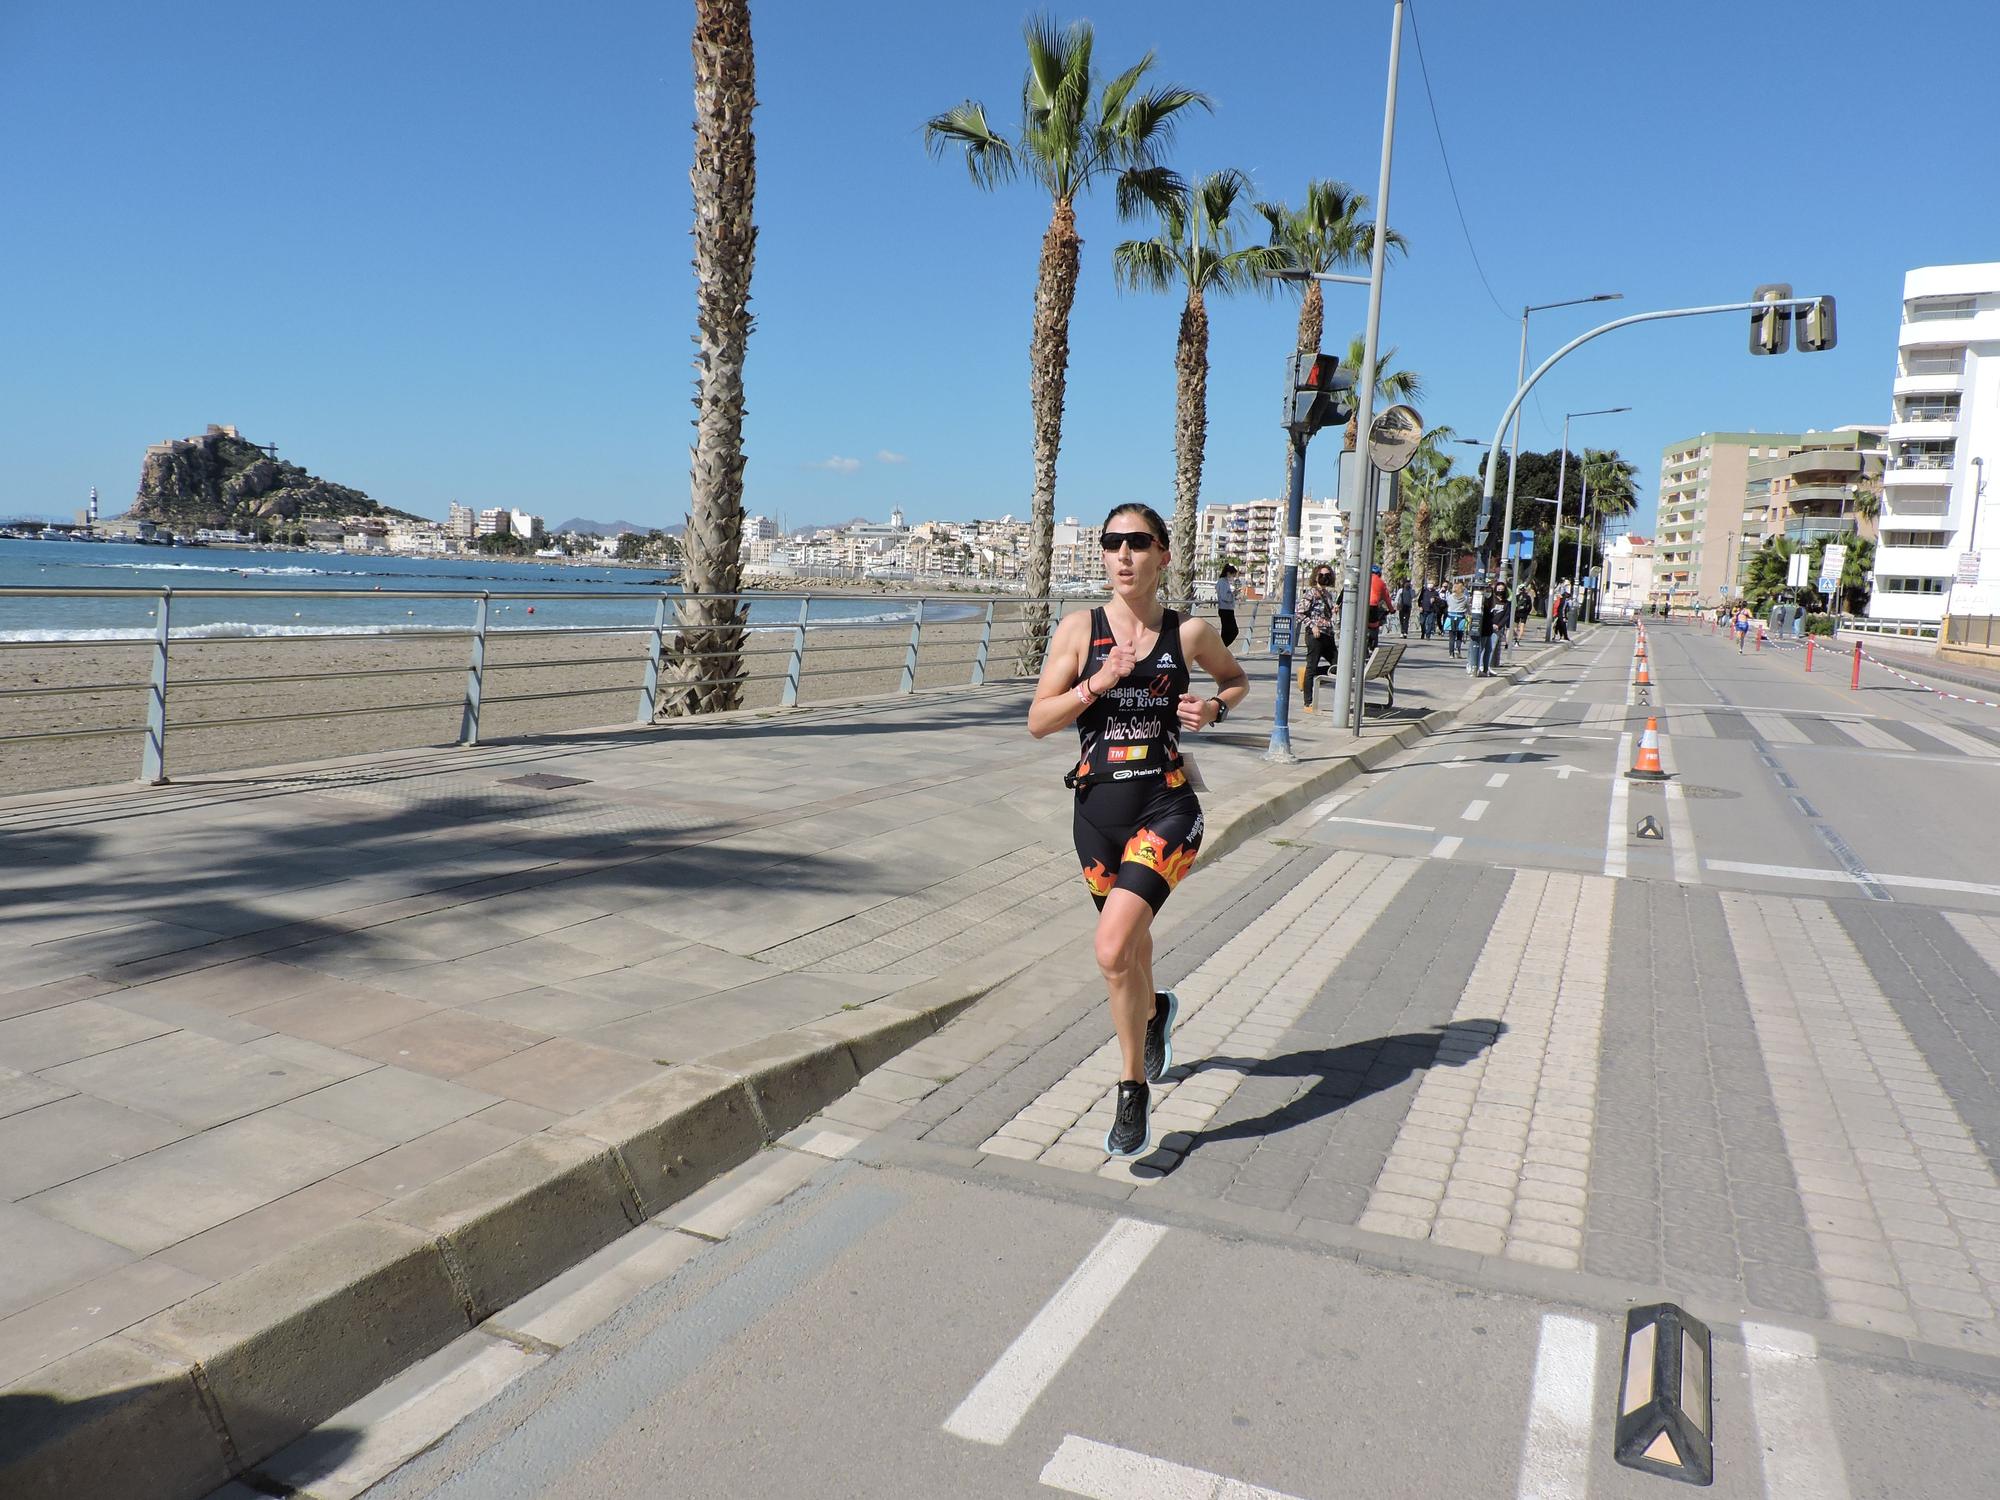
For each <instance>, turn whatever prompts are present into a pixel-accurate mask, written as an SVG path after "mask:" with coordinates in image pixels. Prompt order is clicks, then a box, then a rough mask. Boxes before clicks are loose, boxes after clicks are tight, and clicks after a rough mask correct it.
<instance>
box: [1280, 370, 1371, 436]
mask: <svg viewBox="0 0 2000 1500" xmlns="http://www.w3.org/2000/svg"><path fill="white" fill-rule="evenodd" d="M1290 384H1291V391H1290V399H1289V400H1288V401H1287V403H1286V408H1285V426H1286V427H1287V428H1289V429H1290V430H1291V431H1292V432H1293V434H1294V435H1296V436H1298V437H1311V436H1312V435H1313V434H1314V433H1315V432H1318V431H1319V430H1320V429H1321V428H1322V427H1332V426H1335V425H1336V424H1339V423H1343V422H1345V421H1347V419H1348V418H1349V417H1351V416H1353V415H1354V406H1353V403H1352V402H1351V401H1350V400H1349V399H1348V398H1349V396H1350V395H1351V394H1352V392H1353V390H1354V372H1353V371H1352V370H1343V369H1341V367H1340V361H1339V360H1337V359H1335V358H1334V357H1333V356H1332V355H1331V354H1296V355H1293V356H1292V369H1291V381H1290Z"/></svg>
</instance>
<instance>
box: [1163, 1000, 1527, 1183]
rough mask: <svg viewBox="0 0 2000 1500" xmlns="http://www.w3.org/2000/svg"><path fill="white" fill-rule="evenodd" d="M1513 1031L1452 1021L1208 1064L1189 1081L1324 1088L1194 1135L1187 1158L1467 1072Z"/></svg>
mask: <svg viewBox="0 0 2000 1500" xmlns="http://www.w3.org/2000/svg"><path fill="white" fill-rule="evenodd" d="M1506 1030H1507V1024H1506V1022H1504V1021H1496V1020H1491V1019H1487V1018H1476V1019H1473V1020H1469V1021H1450V1022H1445V1023H1443V1024H1441V1025H1437V1026H1433V1027H1432V1028H1431V1029H1430V1030H1429V1031H1404V1032H1397V1033H1395V1034H1393V1035H1391V1036H1378V1037H1370V1038H1369V1039H1368V1040H1367V1041H1365V1042H1347V1043H1344V1044H1343V1045H1341V1046H1338V1047H1315V1048H1312V1049H1310V1050H1308V1051H1305V1052H1287V1053H1285V1054H1283V1055H1282V1056H1279V1057H1205V1058H1203V1059H1202V1060H1201V1061H1200V1062H1198V1063H1196V1064H1195V1065H1194V1066H1193V1067H1191V1068H1189V1069H1188V1070H1187V1072H1186V1074H1185V1075H1184V1076H1186V1077H1199V1076H1200V1075H1201V1074H1202V1073H1203V1072H1206V1071H1208V1070H1210V1069H1213V1068H1241V1069H1242V1070H1243V1071H1244V1072H1245V1073H1246V1074H1248V1075H1250V1076H1252V1077H1261V1078H1317V1079H1318V1080H1319V1081H1318V1082H1317V1083H1315V1084H1314V1085H1313V1086H1312V1087H1311V1088H1309V1089H1307V1090H1306V1091H1305V1092H1304V1093H1301V1094H1298V1095H1295V1096H1294V1097H1293V1098H1292V1099H1291V1100H1289V1101H1288V1102H1287V1103H1285V1104H1283V1105H1280V1106H1279V1107H1278V1108H1277V1109H1274V1110H1269V1111H1267V1112H1266V1113H1264V1114H1261V1115H1257V1116H1254V1117H1253V1118H1250V1119H1245V1120H1235V1121H1232V1122H1231V1123H1229V1124H1227V1125H1211V1126H1209V1127H1208V1128H1206V1129H1204V1130H1200V1131H1196V1132H1193V1133H1192V1134H1191V1135H1190V1138H1189V1142H1188V1148H1187V1154H1188V1155H1190V1156H1192V1155H1193V1154H1194V1153H1195V1152H1196V1151H1198V1150H1200V1149H1201V1148H1202V1147H1203V1146H1205V1145H1213V1144H1215V1143H1217V1142H1220V1141H1239V1140H1250V1139H1262V1138H1263V1137H1265V1136H1269V1135H1275V1134H1277V1133H1278V1132H1280V1131H1283V1130H1288V1129H1290V1128H1291V1127H1292V1126H1294V1125H1304V1124H1307V1123H1308V1122H1310V1121H1313V1120H1317V1119H1320V1118H1321V1117H1323V1116H1325V1115H1330V1114H1332V1113H1333V1112H1334V1111H1335V1110H1339V1109H1345V1108H1346V1107H1347V1106H1348V1105H1350V1104H1354V1103H1358V1102H1359V1101H1360V1100H1363V1099H1366V1098H1368V1097H1369V1096H1370V1095H1372V1094H1379V1093H1381V1092H1382V1091H1383V1090H1385V1089H1392V1088H1394V1087H1396V1085H1397V1084H1399V1083H1402V1082H1403V1081H1404V1080H1405V1079H1407V1078H1409V1077H1410V1076H1411V1075H1413V1074H1415V1073H1417V1072H1420V1071H1421V1070H1423V1069H1425V1068H1433V1067H1439V1066H1443V1067H1450V1068H1456V1067H1462V1066H1464V1065H1465V1064H1466V1063H1468V1062H1470V1061H1472V1059H1473V1058H1475V1057H1477V1056H1479V1055H1480V1054H1481V1053H1482V1052H1484V1051H1485V1050H1486V1049H1487V1048H1488V1047H1490V1046H1492V1045H1493V1043H1494V1042H1495V1041H1497V1040H1498V1039H1499V1038H1500V1036H1501V1035H1502V1034H1503V1033H1504V1032H1505V1031H1506ZM1180 1071H1181V1070H1180V1069H1178V1068H1177V1069H1175V1072H1180Z"/></svg>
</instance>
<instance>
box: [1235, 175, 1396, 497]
mask: <svg viewBox="0 0 2000 1500" xmlns="http://www.w3.org/2000/svg"><path fill="white" fill-rule="evenodd" d="M1367 211H1368V195H1367V194H1366V193H1357V192H1355V191H1354V190H1353V189H1352V188H1350V187H1349V186H1348V185H1347V184H1346V183H1344V182H1336V181H1335V180H1334V179H1332V178H1330V177H1329V178H1319V179H1315V180H1314V181H1312V182H1308V183H1307V184H1306V201H1305V202H1304V203H1303V204H1302V205H1300V206H1299V207H1298V208H1291V207H1288V206H1287V205H1285V204H1283V203H1259V204H1258V205H1257V212H1258V213H1260V214H1262V215H1263V216H1264V221H1265V222H1266V223H1267V224H1269V225H1270V226H1271V245H1272V247H1273V248H1275V249H1278V250H1282V251H1284V253H1285V255H1286V257H1287V261H1286V269H1288V270H1294V271H1306V272H1313V271H1321V272H1324V271H1338V270H1340V269H1341V268H1342V267H1344V266H1359V265H1362V264H1363V263H1365V262H1366V261H1367V259H1368V257H1369V256H1370V255H1371V254H1373V253H1374V249H1375V226H1374V225H1373V224H1371V223H1369V222H1368V221H1367V220H1366V219H1364V218H1362V217H1361V216H1362V215H1363V214H1364V213H1366V212H1367ZM1388 247H1389V249H1390V250H1392V251H1394V250H1403V249H1407V248H1408V247H1407V245H1406V244H1405V242H1404V240H1403V237H1402V236H1401V235H1400V234H1398V233H1396V231H1395V230H1393V229H1391V230H1389V231H1388ZM1284 284H1285V285H1286V286H1289V287H1292V288H1294V289H1295V290H1297V291H1298V293H1299V333H1298V343H1297V349H1298V352H1299V353H1301V354H1317V353H1318V352H1319V343H1320V340H1321V339H1322V338H1323V337H1324V336H1325V334H1326V297H1325V295H1324V293H1323V292H1322V291H1321V289H1320V284H1319V283H1318V282H1317V281H1313V280H1310V279H1308V280H1305V281H1288V282H1286V283H1284ZM1353 368H1354V369H1355V370H1357V371H1358V370H1359V369H1360V368H1361V366H1360V364H1359V363H1358V362H1357V363H1356V364H1355V365H1354V367H1353ZM1349 446H1350V448H1351V447H1352V444H1351V443H1350V444H1349ZM1291 492H1292V445H1291V444H1290V443H1289V442H1287V443H1286V444H1285V488H1284V489H1283V490H1281V491H1280V492H1279V493H1280V494H1285V495H1289V494H1290V493H1291Z"/></svg>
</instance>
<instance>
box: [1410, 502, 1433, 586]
mask: <svg viewBox="0 0 2000 1500" xmlns="http://www.w3.org/2000/svg"><path fill="white" fill-rule="evenodd" d="M1410 553H1411V555H1412V556H1413V557H1415V559H1416V561H1415V562H1414V563H1413V564H1412V565H1411V567H1412V571H1413V572H1416V573H1419V574H1421V575H1422V576H1423V577H1425V578H1428V577H1429V576H1430V567H1431V497H1430V496H1429V495H1428V494H1426V495H1425V496H1424V497H1423V498H1422V499H1420V500H1419V501H1417V515H1416V520H1415V521H1414V522H1413V523H1412V526H1411V532H1410Z"/></svg>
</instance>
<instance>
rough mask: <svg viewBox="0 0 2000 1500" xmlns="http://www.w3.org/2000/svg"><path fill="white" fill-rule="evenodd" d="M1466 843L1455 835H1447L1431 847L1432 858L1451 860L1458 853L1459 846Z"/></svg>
mask: <svg viewBox="0 0 2000 1500" xmlns="http://www.w3.org/2000/svg"><path fill="white" fill-rule="evenodd" d="M1464 842H1465V840H1464V839H1462V838H1460V837H1459V836H1458V835H1457V834H1455V833H1451V834H1446V835H1445V836H1444V837H1443V838H1441V839H1439V840H1438V841H1437V842H1436V843H1435V844H1433V845H1432V846H1431V858H1432V859H1450V858H1451V857H1452V856H1453V855H1454V854H1456V853H1458V846H1459V845H1460V844H1463V843H1464Z"/></svg>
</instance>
